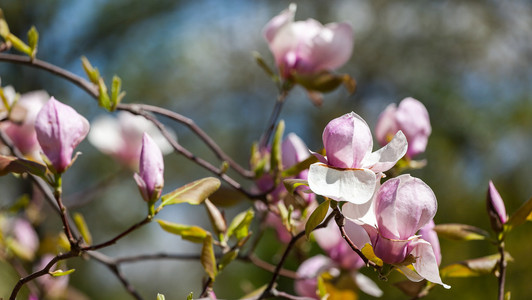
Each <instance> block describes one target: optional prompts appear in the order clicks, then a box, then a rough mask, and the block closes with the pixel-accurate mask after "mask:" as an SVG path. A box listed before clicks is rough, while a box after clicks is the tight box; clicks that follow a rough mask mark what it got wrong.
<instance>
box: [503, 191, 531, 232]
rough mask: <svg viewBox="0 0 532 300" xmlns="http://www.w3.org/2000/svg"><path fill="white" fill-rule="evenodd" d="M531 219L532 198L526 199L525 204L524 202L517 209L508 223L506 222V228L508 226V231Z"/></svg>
mask: <svg viewBox="0 0 532 300" xmlns="http://www.w3.org/2000/svg"><path fill="white" fill-rule="evenodd" d="M531 219H532V198H530V199H528V201H527V202H525V203H524V204H523V205H521V207H519V209H518V210H517V211H516V212H515V213H514V214H513V215H512V216H511V217H510V219H508V222H506V224H505V225H506V226H508V229H509V230H511V229H512V228H515V227H517V226H519V225H521V224H523V223H524V222H525V221H526V220H531Z"/></svg>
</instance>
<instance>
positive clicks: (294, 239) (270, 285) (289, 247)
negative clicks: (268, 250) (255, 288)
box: [257, 214, 334, 300]
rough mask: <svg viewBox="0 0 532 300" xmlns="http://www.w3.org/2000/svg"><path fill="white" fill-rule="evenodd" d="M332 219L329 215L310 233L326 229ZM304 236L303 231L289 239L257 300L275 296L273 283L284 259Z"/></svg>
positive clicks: (331, 215) (332, 215) (277, 276)
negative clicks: (270, 277)
mask: <svg viewBox="0 0 532 300" xmlns="http://www.w3.org/2000/svg"><path fill="white" fill-rule="evenodd" d="M333 217H334V214H330V215H329V216H328V217H327V218H326V219H325V220H324V221H323V222H322V223H321V224H319V225H318V226H316V227H314V229H313V230H312V231H314V230H316V229H320V228H323V227H326V226H327V223H329V221H330V220H331V219H332V218H333ZM304 236H305V231H304V230H303V231H301V232H300V233H298V234H296V235H295V236H293V237H292V238H291V239H290V242H288V245H287V246H286V249H285V250H284V253H283V256H282V257H281V260H280V261H279V262H278V263H277V265H276V266H275V270H274V272H273V276H272V279H271V280H270V282H269V283H268V286H267V287H266V289H265V290H264V291H263V292H262V294H261V295H260V296H259V297H258V298H257V300H260V299H266V298H269V297H272V296H275V295H274V294H273V292H272V291H273V289H274V285H275V282H277V278H279V275H280V272H281V269H282V267H283V264H284V262H285V261H286V259H287V258H288V254H289V253H290V251H291V250H292V247H294V245H295V243H296V242H297V240H299V239H300V238H302V237H304Z"/></svg>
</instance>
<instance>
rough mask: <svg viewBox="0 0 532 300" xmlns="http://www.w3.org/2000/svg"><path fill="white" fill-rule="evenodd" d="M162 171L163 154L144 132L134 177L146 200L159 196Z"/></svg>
mask: <svg viewBox="0 0 532 300" xmlns="http://www.w3.org/2000/svg"><path fill="white" fill-rule="evenodd" d="M163 171H164V161H163V154H162V153H161V150H160V149H159V147H158V146H157V144H156V143H155V142H154V141H153V139H152V138H151V137H150V136H149V135H148V134H146V133H144V135H143V137H142V150H141V153H140V163H139V173H135V175H134V178H135V181H136V182H137V186H138V187H139V191H140V193H141V195H142V198H143V199H144V200H145V201H146V202H148V203H152V202H155V201H157V199H159V197H160V196H161V191H162V189H163V185H164V177H163Z"/></svg>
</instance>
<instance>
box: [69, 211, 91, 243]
mask: <svg viewBox="0 0 532 300" xmlns="http://www.w3.org/2000/svg"><path fill="white" fill-rule="evenodd" d="M73 218H74V223H75V224H76V227H77V228H78V229H79V233H80V234H81V236H82V237H83V239H84V240H85V242H87V244H89V245H90V244H92V235H91V233H90V231H89V227H88V226H87V223H86V222H85V218H83V215H82V214H80V213H74V215H73Z"/></svg>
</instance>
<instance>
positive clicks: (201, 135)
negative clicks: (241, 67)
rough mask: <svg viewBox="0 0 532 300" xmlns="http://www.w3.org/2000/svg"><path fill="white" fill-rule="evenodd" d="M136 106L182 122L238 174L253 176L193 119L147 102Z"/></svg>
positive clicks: (252, 173) (119, 106) (247, 176)
mask: <svg viewBox="0 0 532 300" xmlns="http://www.w3.org/2000/svg"><path fill="white" fill-rule="evenodd" d="M136 105H137V106H138V107H140V108H141V109H142V110H145V111H149V112H152V113H155V114H158V115H162V116H165V117H168V118H170V119H172V120H174V121H176V122H179V123H181V124H184V125H185V126H187V127H188V128H189V129H190V130H191V131H192V132H194V133H195V134H196V135H197V136H198V137H199V138H200V139H201V140H202V141H203V142H205V144H206V145H207V146H208V147H209V148H210V149H211V150H212V151H213V152H214V154H215V155H216V156H217V157H218V158H219V159H220V160H221V161H225V162H227V163H228V164H229V166H231V167H232V168H233V169H234V170H235V171H237V172H238V173H239V174H240V175H242V176H244V177H246V178H253V177H254V176H255V173H254V172H252V171H250V170H246V169H245V168H243V167H242V166H240V165H239V164H238V163H237V162H235V161H234V160H233V159H232V158H231V157H230V156H229V155H227V154H226V153H225V152H224V151H223V150H222V149H221V148H220V146H218V144H217V143H216V142H214V140H213V139H212V138H211V137H210V136H209V135H207V134H206V133H205V131H203V130H202V129H201V128H199V127H198V125H196V123H195V122H194V120H192V119H190V118H187V117H185V116H183V115H181V114H178V113H176V112H173V111H170V110H167V109H164V108H161V107H158V106H153V105H147V104H136ZM123 106H124V105H118V107H117V108H118V109H120V108H121V107H123Z"/></svg>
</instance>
